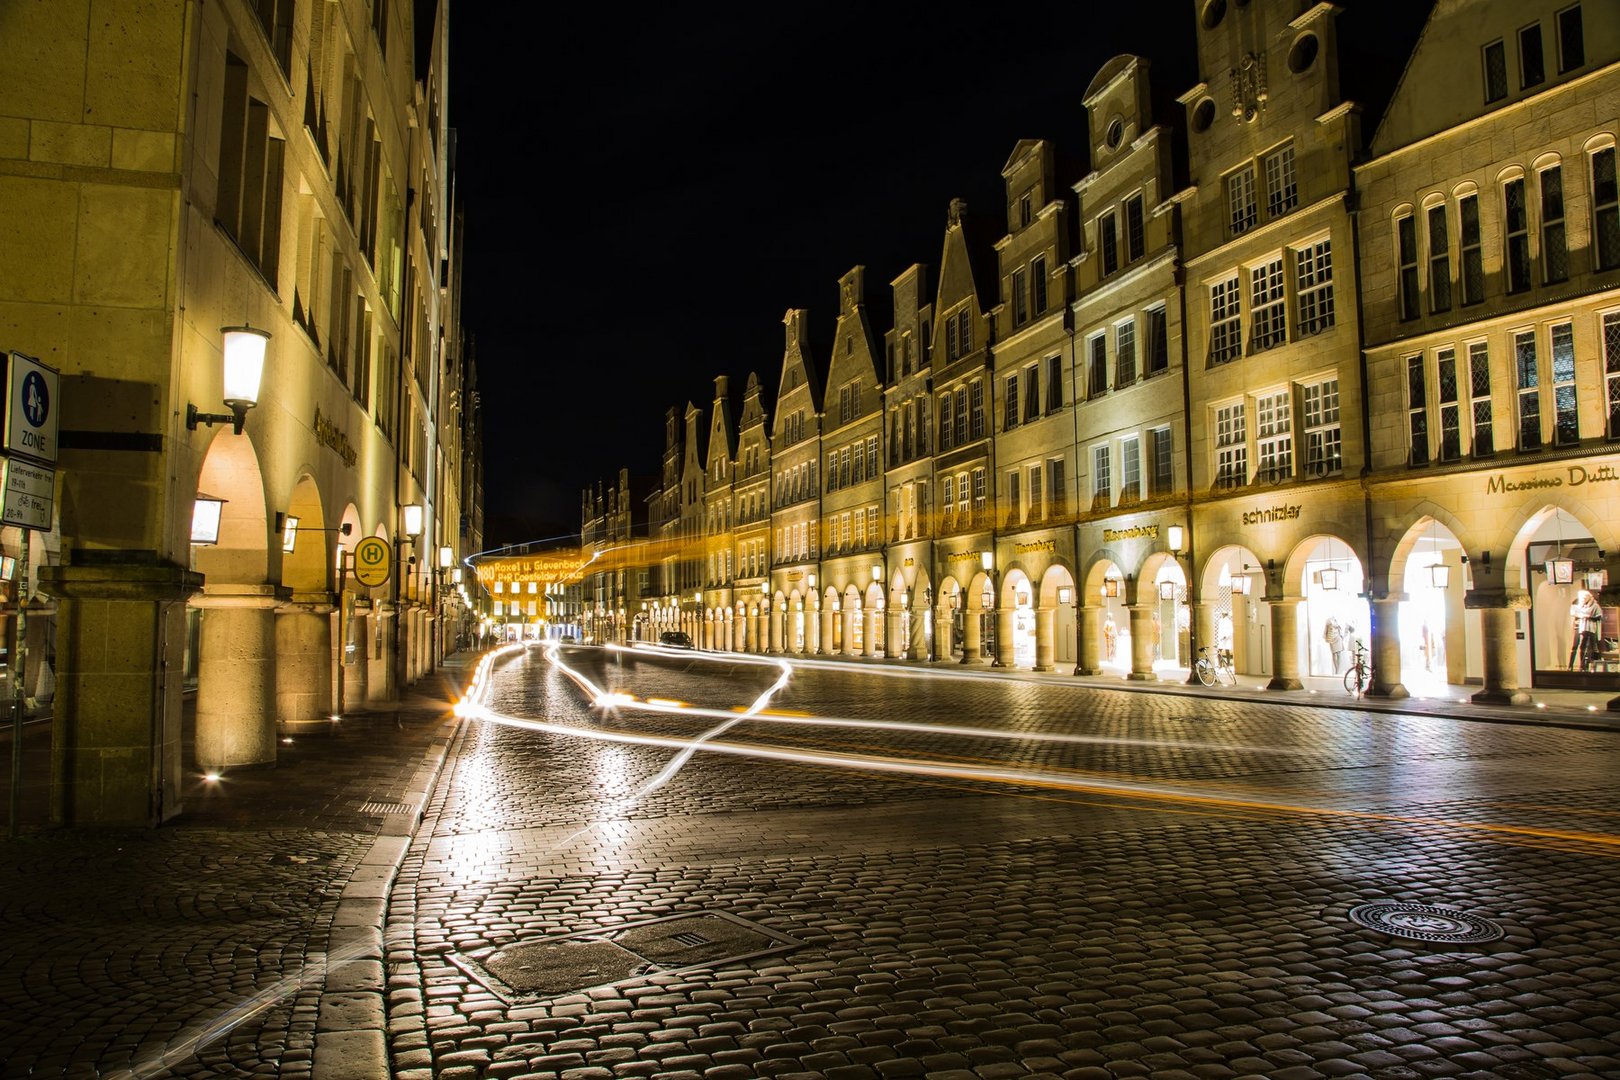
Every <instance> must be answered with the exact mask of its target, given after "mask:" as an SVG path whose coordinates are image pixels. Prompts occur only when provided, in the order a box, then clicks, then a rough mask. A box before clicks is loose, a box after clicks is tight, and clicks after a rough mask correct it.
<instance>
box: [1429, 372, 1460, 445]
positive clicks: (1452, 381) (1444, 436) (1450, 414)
mask: <svg viewBox="0 0 1620 1080" xmlns="http://www.w3.org/2000/svg"><path fill="white" fill-rule="evenodd" d="M1435 373H1436V375H1437V376H1438V378H1437V380H1436V381H1437V382H1438V383H1439V386H1438V387H1436V390H1437V396H1438V397H1439V399H1440V460H1441V461H1456V460H1457V459H1458V458H1460V457H1462V419H1461V417H1460V415H1459V414H1458V405H1457V352H1456V350H1455V349H1441V350H1440V351H1439V352H1438V353H1436V354H1435Z"/></svg>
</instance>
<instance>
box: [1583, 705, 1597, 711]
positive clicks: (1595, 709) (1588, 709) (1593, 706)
mask: <svg viewBox="0 0 1620 1080" xmlns="http://www.w3.org/2000/svg"><path fill="white" fill-rule="evenodd" d="M1586 711H1587V712H1597V706H1596V705H1588V706H1587V707H1586Z"/></svg>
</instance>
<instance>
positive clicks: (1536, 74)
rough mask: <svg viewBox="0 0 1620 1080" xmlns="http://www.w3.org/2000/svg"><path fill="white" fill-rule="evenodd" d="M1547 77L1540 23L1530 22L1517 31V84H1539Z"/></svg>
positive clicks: (1522, 87) (1525, 86)
mask: <svg viewBox="0 0 1620 1080" xmlns="http://www.w3.org/2000/svg"><path fill="white" fill-rule="evenodd" d="M1546 79H1547V62H1546V60H1545V58H1544V57H1543V54H1542V49H1541V24H1540V23H1531V24H1530V25H1529V26H1527V27H1525V28H1524V29H1523V30H1520V31H1519V86H1520V88H1521V89H1528V88H1530V87H1532V86H1540V85H1541V84H1542V83H1543V82H1545V81H1546Z"/></svg>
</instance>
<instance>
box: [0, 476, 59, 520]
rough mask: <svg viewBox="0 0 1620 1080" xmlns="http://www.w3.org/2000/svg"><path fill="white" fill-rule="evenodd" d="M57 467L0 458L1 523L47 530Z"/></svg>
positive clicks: (54, 496)
mask: <svg viewBox="0 0 1620 1080" xmlns="http://www.w3.org/2000/svg"><path fill="white" fill-rule="evenodd" d="M55 498H56V470H55V469H45V468H41V467H40V466H38V465H35V464H34V463H33V462H29V461H22V460H19V459H17V458H6V459H5V460H4V461H0V522H3V523H5V524H7V525H15V526H17V527H18V528H22V529H38V530H40V531H41V532H49V531H50V528H51V504H52V503H53V502H54V501H55Z"/></svg>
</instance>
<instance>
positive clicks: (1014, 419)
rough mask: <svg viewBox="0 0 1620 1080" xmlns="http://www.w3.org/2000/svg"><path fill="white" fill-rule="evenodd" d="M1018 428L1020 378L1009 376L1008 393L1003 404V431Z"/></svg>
mask: <svg viewBox="0 0 1620 1080" xmlns="http://www.w3.org/2000/svg"><path fill="white" fill-rule="evenodd" d="M1017 426H1018V376H1017V375H1016V374H1015V375H1009V376H1007V391H1006V394H1005V396H1004V397H1003V399H1002V402H1001V430H1002V431H1011V430H1012V429H1013V428H1015V427H1017Z"/></svg>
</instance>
